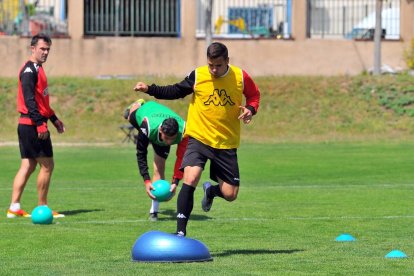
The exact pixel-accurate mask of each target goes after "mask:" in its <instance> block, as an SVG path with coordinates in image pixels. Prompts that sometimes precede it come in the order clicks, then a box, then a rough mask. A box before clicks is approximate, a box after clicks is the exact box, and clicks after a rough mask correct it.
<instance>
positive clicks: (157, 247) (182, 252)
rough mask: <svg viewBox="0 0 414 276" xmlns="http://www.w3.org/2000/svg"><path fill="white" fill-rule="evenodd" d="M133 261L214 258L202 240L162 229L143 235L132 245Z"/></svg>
mask: <svg viewBox="0 0 414 276" xmlns="http://www.w3.org/2000/svg"><path fill="white" fill-rule="evenodd" d="M131 255H132V261H137V262H205V261H211V260H213V258H212V257H211V255H210V252H209V251H208V248H207V247H206V246H205V245H204V244H203V243H202V242H200V241H198V240H194V239H190V238H186V237H178V236H176V235H174V234H168V233H164V232H161V231H149V232H146V233H144V234H143V235H141V236H140V237H139V238H138V239H137V240H136V241H135V244H134V246H133V247H132V252H131Z"/></svg>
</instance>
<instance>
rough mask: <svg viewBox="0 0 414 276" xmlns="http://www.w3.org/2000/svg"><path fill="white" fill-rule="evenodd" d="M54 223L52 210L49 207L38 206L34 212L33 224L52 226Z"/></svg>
mask: <svg viewBox="0 0 414 276" xmlns="http://www.w3.org/2000/svg"><path fill="white" fill-rule="evenodd" d="M52 221H53V213H52V210H51V209H50V208H49V207H47V206H44V205H43V206H37V207H36V208H34V209H33V211H32V222H33V223H34V224H51V223H52Z"/></svg>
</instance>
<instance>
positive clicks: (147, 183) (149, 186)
mask: <svg viewBox="0 0 414 276" xmlns="http://www.w3.org/2000/svg"><path fill="white" fill-rule="evenodd" d="M144 183H145V191H146V192H147V195H148V196H149V197H150V198H151V199H153V200H155V196H153V194H151V190H154V187H153V186H152V182H151V181H150V180H145V181H144Z"/></svg>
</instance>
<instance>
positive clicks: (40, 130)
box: [36, 123, 49, 140]
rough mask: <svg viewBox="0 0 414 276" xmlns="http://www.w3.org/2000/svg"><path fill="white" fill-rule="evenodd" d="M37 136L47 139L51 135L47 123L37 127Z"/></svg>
mask: <svg viewBox="0 0 414 276" xmlns="http://www.w3.org/2000/svg"><path fill="white" fill-rule="evenodd" d="M36 130H37V138H39V139H40V140H46V139H47V138H48V137H49V130H48V129H47V124H46V123H43V124H41V125H40V126H37V127H36Z"/></svg>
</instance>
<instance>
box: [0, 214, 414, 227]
mask: <svg viewBox="0 0 414 276" xmlns="http://www.w3.org/2000/svg"><path fill="white" fill-rule="evenodd" d="M17 219H18V220H21V221H19V223H17V224H27V223H28V222H29V223H31V220H30V219H24V218H17ZM397 219H414V215H405V216H373V217H369V216H368V217H363V216H340V217H280V218H253V217H252V218H246V217H244V218H211V219H208V220H210V221H219V222H221V221H224V222H226V221H227V222H228V221H262V222H263V221H283V220H310V221H312V220H315V221H316V220H319V221H320V220H397ZM8 220H11V219H7V220H3V221H0V224H1V225H11V226H12V225H15V224H16V223H13V224H7V223H5V222H6V221H8ZM13 220H15V219H13ZM65 220H66V219H65V218H62V219H56V220H55V222H54V223H53V224H56V225H59V224H64V225H70V224H106V225H115V224H134V223H142V222H145V223H146V222H148V219H134V220H127V219H126V220H90V221H65Z"/></svg>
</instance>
